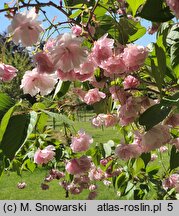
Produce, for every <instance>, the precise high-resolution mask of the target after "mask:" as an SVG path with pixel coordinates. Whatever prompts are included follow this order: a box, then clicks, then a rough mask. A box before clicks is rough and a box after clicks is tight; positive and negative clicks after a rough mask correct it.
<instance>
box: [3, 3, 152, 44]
mask: <svg viewBox="0 0 179 216" xmlns="http://www.w3.org/2000/svg"><path fill="white" fill-rule="evenodd" d="M11 1H12V0H0V9H1V8H4V3H5V2H6V3H7V2H11ZM43 2H48V0H44V1H43ZM54 2H55V3H59V0H54ZM44 9H45V10H46V13H47V16H48V17H49V19H50V20H52V19H53V18H54V16H57V18H56V21H60V22H62V21H64V20H65V17H64V16H63V15H62V14H61V13H60V14H59V11H57V10H56V9H54V8H47V7H46V8H44ZM4 15H5V14H4V13H0V33H2V32H3V31H6V30H7V26H8V25H9V24H10V20H9V19H8V18H6V17H5V16H4ZM43 19H44V17H43V16H42V13H41V14H40V15H39V20H41V21H42V20H43ZM142 24H143V25H144V26H145V27H146V28H148V27H149V26H150V25H151V23H150V22H149V21H146V20H145V21H142ZM47 26H48V24H47V23H43V27H47ZM63 31H65V29H64V30H63ZM150 42H155V35H149V34H145V35H144V36H143V37H142V38H141V39H139V40H138V41H137V42H136V43H137V44H139V45H143V46H146V45H148V44H149V43H150Z"/></svg>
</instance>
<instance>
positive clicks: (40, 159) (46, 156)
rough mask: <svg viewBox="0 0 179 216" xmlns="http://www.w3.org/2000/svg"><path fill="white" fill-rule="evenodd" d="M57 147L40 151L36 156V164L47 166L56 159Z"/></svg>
mask: <svg viewBox="0 0 179 216" xmlns="http://www.w3.org/2000/svg"><path fill="white" fill-rule="evenodd" d="M54 151H55V147H54V146H52V145H49V146H47V147H45V148H44V149H42V150H41V149H38V150H37V151H36V152H35V155H34V162H35V163H37V164H47V163H48V162H49V161H51V160H53V159H54V156H55V152H54Z"/></svg>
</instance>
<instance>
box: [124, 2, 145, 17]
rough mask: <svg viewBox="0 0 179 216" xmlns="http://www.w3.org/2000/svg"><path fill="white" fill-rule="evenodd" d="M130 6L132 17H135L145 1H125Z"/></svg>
mask: <svg viewBox="0 0 179 216" xmlns="http://www.w3.org/2000/svg"><path fill="white" fill-rule="evenodd" d="M126 1H127V3H128V4H129V5H130V7H131V10H132V14H133V16H135V15H136V12H137V9H138V8H139V7H140V6H141V5H142V4H143V3H144V2H145V0H126Z"/></svg>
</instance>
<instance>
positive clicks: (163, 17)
mask: <svg viewBox="0 0 179 216" xmlns="http://www.w3.org/2000/svg"><path fill="white" fill-rule="evenodd" d="M137 15H138V16H140V17H142V18H144V19H147V20H150V21H152V22H166V21H169V20H171V19H172V18H174V15H173V14H172V13H171V12H170V9H169V7H168V6H165V5H164V1H163V0H147V1H146V3H145V4H144V6H143V8H142V10H141V12H140V13H138V14H137Z"/></svg>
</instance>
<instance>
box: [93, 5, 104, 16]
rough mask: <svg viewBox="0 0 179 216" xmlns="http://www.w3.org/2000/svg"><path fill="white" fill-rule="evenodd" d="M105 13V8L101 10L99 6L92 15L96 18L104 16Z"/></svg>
mask: <svg viewBox="0 0 179 216" xmlns="http://www.w3.org/2000/svg"><path fill="white" fill-rule="evenodd" d="M106 12H107V10H106V8H103V7H101V6H100V5H99V6H98V7H96V9H95V11H94V14H95V15H96V17H97V18H98V17H102V16H104V15H105V13H106Z"/></svg>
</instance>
